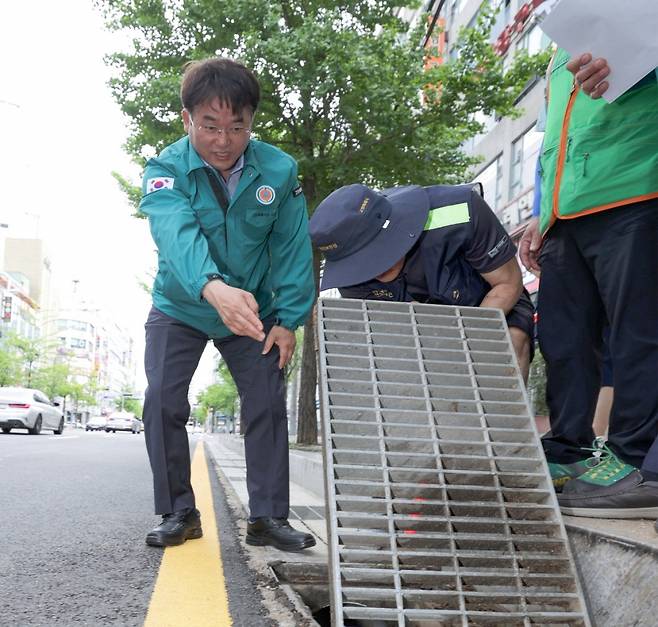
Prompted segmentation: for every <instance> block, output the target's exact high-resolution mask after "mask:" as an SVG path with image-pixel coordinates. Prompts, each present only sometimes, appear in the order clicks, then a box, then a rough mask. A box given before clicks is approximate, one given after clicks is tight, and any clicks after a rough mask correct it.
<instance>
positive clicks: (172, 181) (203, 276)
mask: <svg viewBox="0 0 658 627" xmlns="http://www.w3.org/2000/svg"><path fill="white" fill-rule="evenodd" d="M180 186H181V182H179V181H177V179H176V174H175V173H174V172H173V171H171V170H170V169H169V168H168V167H167V166H166V165H163V164H162V163H160V162H158V160H157V159H152V160H151V161H149V163H148V164H147V166H146V170H145V171H144V180H143V183H142V194H143V196H142V201H141V203H140V205H139V208H140V211H142V212H143V213H144V214H145V215H146V216H147V217H148V221H149V226H150V229H151V235H152V236H153V241H154V242H155V244H156V246H157V247H158V253H159V255H160V256H161V258H162V259H163V260H164V261H165V262H166V264H167V267H168V268H169V269H170V270H171V272H172V273H173V275H174V277H175V278H176V280H177V281H178V282H179V283H180V284H181V285H182V286H183V288H184V289H185V291H186V292H187V293H188V294H189V296H190V297H191V298H192V299H193V300H200V299H201V290H202V289H203V287H204V286H205V284H206V283H207V282H208V275H209V274H218V275H220V276H222V278H224V279H225V280H226V281H227V282H228V277H224V276H223V275H221V274H220V273H219V271H218V269H217V265H216V264H215V263H214V261H213V260H212V259H211V257H210V252H209V250H208V242H207V240H206V238H205V236H204V235H203V233H202V232H201V229H200V227H199V223H198V221H197V219H196V216H195V214H194V212H193V211H192V206H191V203H190V199H189V197H188V196H187V195H186V194H185V193H184V192H183V191H182V190H181V188H180Z"/></svg>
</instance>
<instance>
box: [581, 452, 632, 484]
mask: <svg viewBox="0 0 658 627" xmlns="http://www.w3.org/2000/svg"><path fill="white" fill-rule="evenodd" d="M603 451H604V455H603V456H602V457H601V461H600V463H598V464H596V465H595V466H593V467H591V468H590V469H589V470H588V471H587V472H584V473H583V474H581V475H580V476H579V477H578V480H579V481H584V482H585V483H589V484H591V485H595V486H600V487H608V486H611V485H613V484H614V483H617V481H620V480H621V479H623V478H624V477H627V476H628V475H630V474H631V473H632V472H633V471H634V470H637V468H635V466H631V465H630V464H627V463H626V462H623V461H622V460H621V459H619V458H618V457H617V456H616V455H615V454H614V453H613V452H612V451H611V450H610V449H609V448H608V447H607V446H605V445H604V446H603Z"/></svg>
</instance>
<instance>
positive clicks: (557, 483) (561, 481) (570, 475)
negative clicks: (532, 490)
mask: <svg viewBox="0 0 658 627" xmlns="http://www.w3.org/2000/svg"><path fill="white" fill-rule="evenodd" d="M592 459H593V458H591V457H589V458H587V459H581V460H580V461H578V462H573V463H572V464H557V463H554V462H548V469H549V470H550V472H551V480H552V481H553V488H554V489H555V491H556V492H562V488H563V487H564V485H565V484H566V483H567V481H570V480H571V479H575V478H576V477H580V476H582V475H584V474H585V473H586V472H588V471H589V470H591V468H592V466H591V463H592ZM595 463H596V462H595Z"/></svg>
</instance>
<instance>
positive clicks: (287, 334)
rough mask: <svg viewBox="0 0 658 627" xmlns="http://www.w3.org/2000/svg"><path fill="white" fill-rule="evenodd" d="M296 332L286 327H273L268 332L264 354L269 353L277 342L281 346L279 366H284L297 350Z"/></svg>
mask: <svg viewBox="0 0 658 627" xmlns="http://www.w3.org/2000/svg"><path fill="white" fill-rule="evenodd" d="M296 343H297V340H296V339H295V334H294V333H293V332H292V331H290V330H288V329H286V328H284V327H272V328H271V329H270V332H269V333H268V334H267V339H266V340H265V345H264V346H263V355H267V353H269V352H270V350H271V349H272V346H274V345H275V344H276V345H277V346H278V347H279V368H283V367H284V366H286V365H287V364H288V362H289V361H290V360H291V359H292V356H293V354H294V352H295V344H296Z"/></svg>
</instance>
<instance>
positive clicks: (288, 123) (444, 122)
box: [96, 0, 546, 210]
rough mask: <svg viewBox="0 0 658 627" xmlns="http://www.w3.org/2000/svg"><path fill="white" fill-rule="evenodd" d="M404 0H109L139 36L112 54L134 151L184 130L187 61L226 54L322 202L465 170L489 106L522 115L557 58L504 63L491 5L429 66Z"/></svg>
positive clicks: (102, 3)
mask: <svg viewBox="0 0 658 627" xmlns="http://www.w3.org/2000/svg"><path fill="white" fill-rule="evenodd" d="M397 4H398V3H397V2H395V1H393V0H352V1H334V2H332V1H327V0H292V1H290V2H274V3H273V2H269V1H266V0H235V1H233V2H210V1H209V0H189V1H187V2H185V3H180V2H178V1H177V0H96V5H97V6H98V7H99V8H100V9H101V10H102V11H103V13H104V16H105V18H106V22H107V24H108V27H109V28H110V29H112V30H117V31H122V32H124V33H127V34H129V35H130V36H131V38H132V46H131V47H132V49H131V50H128V51H122V52H115V53H114V54H111V55H110V56H109V57H108V62H109V63H110V64H111V65H112V66H113V67H114V68H115V70H116V74H115V77H114V78H113V79H112V81H111V89H112V92H113V94H114V97H115V98H116V100H117V102H118V103H119V104H120V106H121V108H122V110H123V111H124V113H125V114H126V115H127V116H128V117H129V118H130V120H131V134H130V138H129V139H128V142H127V144H126V149H127V150H128V152H129V153H130V154H131V155H132V156H133V158H134V159H135V161H136V162H138V163H142V164H143V162H144V158H145V157H146V156H149V155H153V154H155V153H156V152H158V151H159V150H161V149H162V148H164V147H165V146H166V145H167V144H169V143H171V142H172V141H175V140H176V139H178V138H179V137H180V136H181V135H182V134H183V129H182V125H181V122H180V115H179V111H180V106H181V105H180V101H179V97H178V89H179V83H180V75H181V72H182V69H183V66H184V64H185V63H186V62H187V61H190V60H193V59H201V58H205V57H209V56H214V55H217V54H224V55H227V56H232V57H236V58H240V59H242V60H243V61H244V62H245V63H246V64H247V65H248V66H250V67H252V68H254V69H255V70H256V72H257V74H258V77H259V80H260V83H261V87H262V92H263V98H262V104H261V107H260V109H259V112H258V115H257V116H256V122H255V134H256V135H257V136H258V137H259V138H261V139H263V140H265V141H268V142H271V143H274V144H276V145H277V146H280V147H281V148H283V149H284V150H286V151H288V152H290V153H291V154H292V155H293V156H294V157H295V158H296V159H297V160H298V162H299V168H300V175H301V179H302V184H303V187H304V191H305V193H306V197H307V201H308V202H309V207H310V208H311V210H312V209H313V208H314V207H315V205H316V204H317V203H318V202H319V200H320V199H321V198H323V197H324V196H325V195H326V194H328V193H329V192H331V191H332V190H334V189H336V188H337V187H340V186H341V185H344V184H346V183H350V182H354V181H362V182H365V183H368V184H371V185H373V186H382V187H385V186H390V185H398V184H407V183H416V184H432V183H438V182H444V183H450V182H462V181H463V180H464V177H465V173H466V170H467V168H468V167H469V165H471V164H472V163H473V159H471V158H469V157H467V156H466V155H464V153H463V152H462V151H461V149H460V148H461V145H462V143H463V142H464V141H465V140H466V139H468V138H469V137H472V136H473V135H475V134H476V133H477V132H479V130H481V125H480V124H479V123H478V122H477V121H476V120H475V117H474V116H475V114H476V113H478V112H479V113H485V114H488V113H492V112H494V111H495V112H497V113H498V114H500V115H508V114H511V113H513V111H514V100H515V98H516V96H517V95H518V94H519V93H520V91H521V89H522V88H523V86H524V85H525V84H526V83H527V81H528V80H529V79H530V78H531V77H532V76H533V75H535V74H537V73H539V72H541V71H542V66H543V65H545V62H546V60H545V59H544V58H529V57H527V56H526V55H519V56H518V57H517V58H516V59H515V61H514V62H513V63H512V64H511V66H510V68H509V69H508V70H507V71H504V69H503V62H502V59H501V58H500V57H498V56H497V55H496V54H495V53H494V51H493V49H492V48H491V46H490V45H489V43H488V37H487V32H488V29H489V28H490V26H491V24H492V23H493V20H494V17H493V15H492V11H491V10H489V11H487V10H484V11H483V12H482V14H481V16H480V21H479V29H478V30H471V31H466V32H465V33H464V34H463V36H462V40H461V43H460V44H459V49H460V54H459V58H458V60H457V61H455V62H452V63H446V64H444V65H441V66H438V67H436V68H433V69H431V70H429V71H425V70H424V68H423V61H424V52H423V51H422V50H421V49H420V46H419V43H418V42H419V41H420V35H421V30H420V29H419V30H418V32H416V33H413V34H411V35H409V36H407V28H408V27H407V24H406V23H404V22H403V21H401V20H399V19H398V18H396V17H394V16H393V14H392V9H393V8H394V7H395V6H396V5H397ZM428 85H435V86H436V85H440V88H438V89H436V88H430V89H427V86H428ZM117 179H118V180H119V182H120V183H121V185H122V187H124V189H125V188H126V181H125V180H122V179H120V178H119V177H117ZM127 191H128V192H129V197H130V198H131V200H133V201H134V200H136V197H135V196H134V194H133V192H131V191H130V189H128V190H127Z"/></svg>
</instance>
